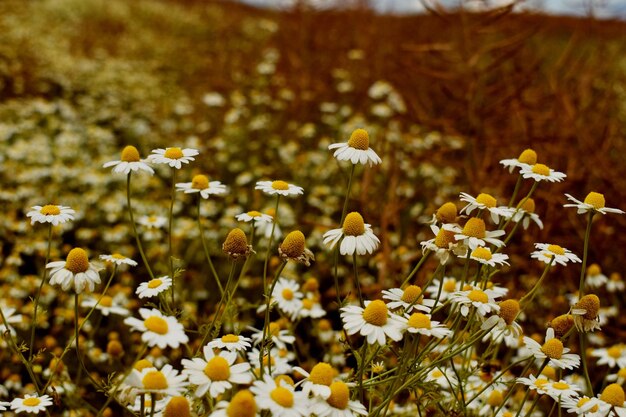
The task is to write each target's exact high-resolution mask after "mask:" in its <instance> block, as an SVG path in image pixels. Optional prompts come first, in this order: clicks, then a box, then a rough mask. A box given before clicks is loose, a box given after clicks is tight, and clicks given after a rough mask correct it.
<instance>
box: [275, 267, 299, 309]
mask: <svg viewBox="0 0 626 417" xmlns="http://www.w3.org/2000/svg"><path fill="white" fill-rule="evenodd" d="M302 297H303V294H302V292H300V284H298V283H297V282H296V281H294V280H292V279H287V278H283V277H280V278H279V279H278V282H277V283H276V285H274V291H273V292H272V299H273V300H274V301H275V302H276V303H277V304H278V308H279V309H280V310H281V311H282V312H283V313H284V314H286V315H288V316H290V317H292V318H295V317H296V316H297V315H298V313H299V312H300V310H301V309H302Z"/></svg>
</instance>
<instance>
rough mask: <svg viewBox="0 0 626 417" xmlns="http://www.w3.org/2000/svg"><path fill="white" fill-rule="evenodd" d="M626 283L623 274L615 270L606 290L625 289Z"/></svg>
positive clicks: (616, 290)
mask: <svg viewBox="0 0 626 417" xmlns="http://www.w3.org/2000/svg"><path fill="white" fill-rule="evenodd" d="M625 288H626V284H624V280H623V279H622V275H621V274H620V273H619V272H613V273H612V274H611V275H609V281H608V282H607V283H606V290H607V291H608V292H618V291H624V289H625Z"/></svg>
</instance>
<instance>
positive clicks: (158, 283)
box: [135, 276, 172, 298]
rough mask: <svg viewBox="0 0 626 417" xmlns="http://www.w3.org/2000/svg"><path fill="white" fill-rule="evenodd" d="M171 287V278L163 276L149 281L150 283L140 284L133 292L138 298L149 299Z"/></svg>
mask: <svg viewBox="0 0 626 417" xmlns="http://www.w3.org/2000/svg"><path fill="white" fill-rule="evenodd" d="M171 286H172V278H170V277H168V276H163V277H159V278H154V279H151V280H150V281H146V282H142V283H141V284H139V287H137V289H136V290H135V294H137V295H139V298H150V297H154V296H155V295H159V294H160V293H162V292H163V291H166V290H167V289H168V288H170V287H171Z"/></svg>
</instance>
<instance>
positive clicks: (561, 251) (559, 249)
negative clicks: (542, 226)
mask: <svg viewBox="0 0 626 417" xmlns="http://www.w3.org/2000/svg"><path fill="white" fill-rule="evenodd" d="M548 250H549V251H550V252H552V253H554V254H556V255H565V249H563V248H562V247H560V246H559V245H550V246H548Z"/></svg>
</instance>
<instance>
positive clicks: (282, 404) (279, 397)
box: [250, 375, 311, 417]
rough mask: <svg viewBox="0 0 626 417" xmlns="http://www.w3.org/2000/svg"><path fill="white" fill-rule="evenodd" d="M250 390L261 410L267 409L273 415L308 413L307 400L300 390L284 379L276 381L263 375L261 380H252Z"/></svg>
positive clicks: (288, 416) (294, 416)
mask: <svg viewBox="0 0 626 417" xmlns="http://www.w3.org/2000/svg"><path fill="white" fill-rule="evenodd" d="M250 391H252V393H253V394H254V395H255V396H256V403H257V405H258V407H259V408H260V409H262V410H269V411H270V414H271V415H272V416H273V417H304V416H308V415H310V413H311V412H310V410H309V400H308V399H307V397H306V395H305V394H304V393H303V392H302V391H294V388H293V387H292V386H291V385H290V384H289V383H287V382H286V381H285V380H283V379H280V380H278V382H276V381H275V380H274V379H272V378H271V377H270V376H268V375H265V376H264V378H263V380H257V381H254V385H252V387H251V388H250Z"/></svg>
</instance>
